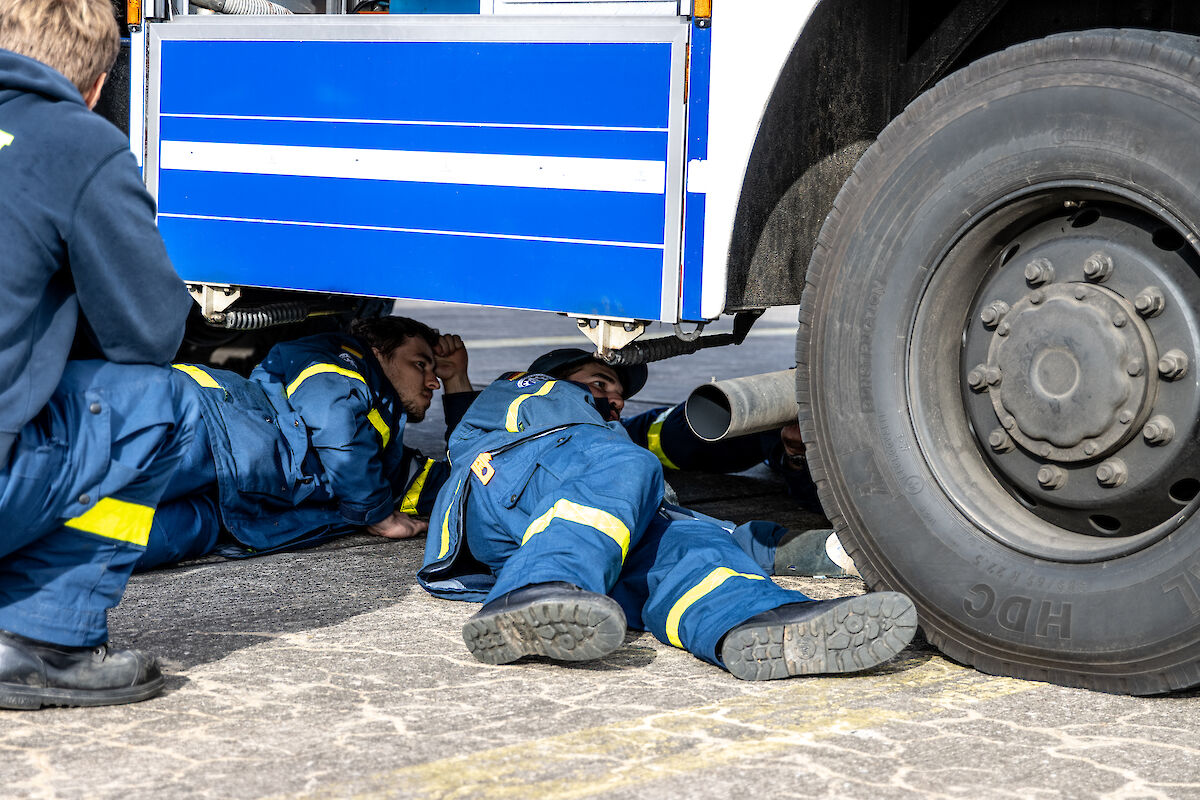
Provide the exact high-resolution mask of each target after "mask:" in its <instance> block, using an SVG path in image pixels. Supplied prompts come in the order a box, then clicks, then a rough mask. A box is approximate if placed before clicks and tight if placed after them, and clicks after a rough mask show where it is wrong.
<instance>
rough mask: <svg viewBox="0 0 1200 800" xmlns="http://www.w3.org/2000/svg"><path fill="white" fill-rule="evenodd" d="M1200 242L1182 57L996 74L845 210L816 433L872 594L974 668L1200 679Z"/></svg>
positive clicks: (1019, 62) (818, 385)
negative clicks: (895, 593) (888, 598)
mask: <svg viewBox="0 0 1200 800" xmlns="http://www.w3.org/2000/svg"><path fill="white" fill-rule="evenodd" d="M1198 234H1200V40H1197V39H1196V38H1193V37H1190V36H1183V35H1175V34H1162V33H1151V32H1147V31H1129V30H1122V31H1112V30H1106V31H1090V32H1086V33H1078V34H1068V35H1060V36H1053V37H1050V38H1047V39H1043V40H1039V41H1035V42H1029V43H1026V44H1023V45H1019V46H1016V47H1013V48H1011V49H1009V50H1006V51H1004V52H1002V53H998V54H996V55H993V56H990V57H988V58H985V59H983V60H981V61H979V62H977V63H974V64H972V65H970V66H969V67H967V68H966V69H964V70H962V71H960V72H958V73H956V74H954V75H952V76H950V77H949V78H947V79H946V80H945V81H943V82H942V83H940V84H939V85H937V86H936V87H934V88H933V89H932V90H930V91H929V92H927V93H926V94H925V95H923V96H922V97H920V98H918V99H917V100H916V101H915V102H914V103H913V104H912V105H911V106H910V107H909V108H908V109H907V110H906V111H905V112H904V113H903V114H902V115H901V116H900V117H899V118H897V119H896V120H895V121H893V122H892V123H891V125H889V126H888V128H887V129H886V130H885V131H884V132H883V133H882V134H881V136H880V138H879V140H878V142H877V143H876V144H875V145H873V146H872V147H871V148H870V149H869V150H868V151H867V153H866V154H865V155H864V157H863V158H862V160H861V161H860V162H859V163H858V165H857V166H856V168H855V170H854V173H853V175H852V176H851V177H850V179H849V180H848V181H847V183H846V185H845V186H844V187H843V189H842V191H841V193H840V195H839V196H838V199H837V202H836V204H835V208H834V210H833V212H832V213H831V214H830V216H829V218H828V219H827V221H826V223H825V225H824V227H823V229H822V232H821V235H820V238H819V241H818V245H817V248H816V251H815V253H814V255H813V259H812V262H811V264H810V266H809V269H808V276H807V286H806V288H805V290H804V296H803V301H802V304H801V312H800V332H799V336H798V342H797V361H798V362H799V365H800V366H799V370H798V380H799V399H800V407H801V410H800V421H801V427H802V429H803V433H804V436H805V438H806V440H807V441H808V442H809V453H810V463H811V466H812V471H813V474H814V476H815V477H816V478H817V480H818V485H819V487H820V491H821V497H822V501H823V503H824V505H825V509H826V511H827V513H829V514H830V516H831V518H832V519H833V520H834V522H835V524H836V526H837V528H838V530H839V532H840V533H841V534H842V537H843V541H844V542H845V544H846V546H847V549H848V550H849V551H850V552H851V554H852V555H853V557H854V560H855V563H856V564H857V565H858V566H859V568H860V570H861V571H862V573H863V575H864V577H866V579H867V581H868V583H869V584H870V585H871V586H873V587H875V588H888V589H895V590H899V591H903V592H906V593H907V594H909V595H910V596H911V597H912V598H913V600H914V601H916V603H917V607H918V610H919V613H920V618H921V626H922V628H923V630H924V631H925V634H926V636H927V638H928V639H929V640H930V641H931V642H932V643H934V644H935V645H937V646H938V647H939V648H940V649H941V650H942V651H943V652H945V653H946V654H947V655H949V656H950V657H952V658H954V659H956V660H958V661H961V662H965V663H968V664H972V665H974V666H975V667H977V668H979V669H981V670H983V671H985V672H989V673H996V674H1004V675H1012V676H1017V677H1024V678H1033V679H1038V680H1045V681H1051V682H1054V683H1060V684H1065V685H1071V686H1082V687H1088V688H1092V689H1099V690H1103V691H1110V692H1120V693H1129V694H1152V693H1159V692H1165V691H1170V690H1174V689H1181V688H1185V687H1190V686H1194V685H1196V684H1198V683H1200V515H1198V514H1197V513H1196V512H1197V506H1198V505H1200V498H1198V496H1200V426H1198V424H1197V420H1198V419H1200V382H1198V381H1197V369H1196V365H1197V359H1198V356H1200V277H1198V276H1200V256H1198V254H1197V251H1196V243H1197V241H1198V238H1197V237H1198ZM1181 371H1182V373H1183V374H1182V375H1181V374H1179V373H1180V372H1181ZM1171 428H1173V430H1170V429H1171Z"/></svg>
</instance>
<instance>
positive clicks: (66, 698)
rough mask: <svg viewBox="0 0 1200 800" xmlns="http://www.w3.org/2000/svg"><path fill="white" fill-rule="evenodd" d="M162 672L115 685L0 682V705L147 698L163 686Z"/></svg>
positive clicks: (69, 705)
mask: <svg viewBox="0 0 1200 800" xmlns="http://www.w3.org/2000/svg"><path fill="white" fill-rule="evenodd" d="M165 682H166V679H165V678H164V677H163V676H161V675H160V676H159V677H157V678H154V679H153V680H149V681H146V682H145V683H139V684H138V685H137V686H126V687H122V688H119V689H53V688H43V687H39V686H20V685H17V684H12V683H3V684H0V708H4V709H10V710H14V711H24V710H30V709H37V708H45V707H52V706H57V707H60V708H74V707H78V706H116V705H123V704H125V703H139V702H141V701H142V700H149V699H150V698H151V697H154V696H155V695H157V694H159V693H160V692H161V691H162V690H163V685H164V683H165Z"/></svg>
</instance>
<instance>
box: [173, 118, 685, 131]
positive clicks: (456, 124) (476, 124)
mask: <svg viewBox="0 0 1200 800" xmlns="http://www.w3.org/2000/svg"><path fill="white" fill-rule="evenodd" d="M159 116H163V117H177V118H179V119H238V120H247V121H252V122H331V123H336V124H338V125H346V124H353V123H360V124H363V125H412V126H415V127H425V126H428V127H443V128H527V129H529V130H553V131H616V132H619V133H667V132H668V129H667V128H634V127H630V126H627V125H533V124H527V123H523V122H447V121H445V120H427V119H426V120H412V119H360V118H346V119H339V118H336V117H262V116H252V115H246V114H160V115H159Z"/></svg>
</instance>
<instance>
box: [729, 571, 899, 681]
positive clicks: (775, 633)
mask: <svg viewBox="0 0 1200 800" xmlns="http://www.w3.org/2000/svg"><path fill="white" fill-rule="evenodd" d="M916 631H917V610H916V608H914V607H913V603H912V601H911V600H909V599H908V598H907V597H905V596H904V595H902V594H900V593H899V592H873V593H871V594H865V595H861V596H858V597H839V598H837V599H836V600H810V601H808V602H806V603H789V604H788V605H785V606H780V607H779V608H773V609H771V610H770V611H764V612H763V613H761V614H756V615H755V616H753V617H751V618H750V619H748V620H746V621H745V622H743V623H742V624H741V625H738V626H736V627H735V628H733V629H732V630H730V631H729V633H727V634H725V638H724V640H723V641H722V643H721V646H720V647H719V648H718V650H719V652H720V654H721V663H723V664H724V665H725V668H726V669H727V670H729V671H730V672H731V673H733V675H734V677H737V678H741V679H742V680H746V681H766V680H773V679H775V678H790V677H792V676H794V675H825V674H833V673H839V672H858V671H859V670H864V669H870V668H871V667H874V666H877V665H878V664H882V663H883V662H884V661H887V660H888V659H890V658H892V657H893V656H895V655H896V654H897V653H899V652H900V651H901V650H903V649H904V648H905V647H906V646H907V645H908V643H909V642H910V641H912V638H913V634H915V633H916Z"/></svg>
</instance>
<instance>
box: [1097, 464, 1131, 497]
mask: <svg viewBox="0 0 1200 800" xmlns="http://www.w3.org/2000/svg"><path fill="white" fill-rule="evenodd" d="M1128 479H1129V470H1128V469H1127V468H1126V467H1125V462H1124V461H1122V460H1121V459H1119V458H1110V459H1109V460H1108V461H1105V462H1104V463H1103V464H1101V465H1100V466H1098V467H1096V480H1098V481H1100V485H1101V486H1104V487H1106V488H1109V489H1115V488H1116V487H1118V486H1120V485H1121V484H1123V483H1125V481H1126V480H1128Z"/></svg>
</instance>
